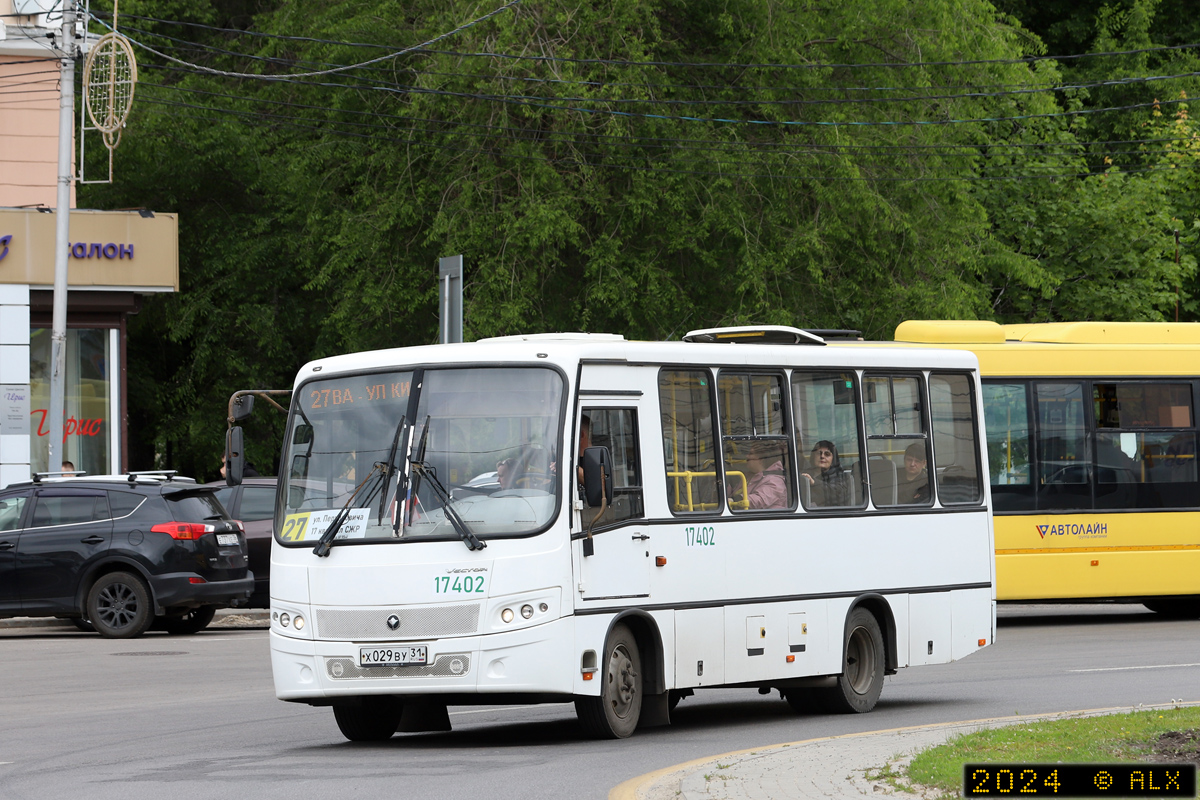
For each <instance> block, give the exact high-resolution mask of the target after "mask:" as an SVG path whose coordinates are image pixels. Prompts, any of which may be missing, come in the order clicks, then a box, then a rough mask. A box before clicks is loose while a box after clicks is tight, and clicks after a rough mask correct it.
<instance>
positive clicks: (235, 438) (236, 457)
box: [225, 425, 246, 486]
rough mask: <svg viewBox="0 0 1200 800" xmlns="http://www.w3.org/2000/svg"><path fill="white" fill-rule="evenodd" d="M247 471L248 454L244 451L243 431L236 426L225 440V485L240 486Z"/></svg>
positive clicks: (230, 430)
mask: <svg viewBox="0 0 1200 800" xmlns="http://www.w3.org/2000/svg"><path fill="white" fill-rule="evenodd" d="M245 470H246V454H245V452H244V451H243V450H242V429H241V428H240V427H238V426H236V425H235V426H234V427H232V428H230V429H229V435H228V436H227V437H226V439H225V483H226V484H228V485H229V486H238V485H240V484H241V482H242V473H243V472H245Z"/></svg>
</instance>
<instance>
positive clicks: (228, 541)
mask: <svg viewBox="0 0 1200 800" xmlns="http://www.w3.org/2000/svg"><path fill="white" fill-rule="evenodd" d="M237 543H238V540H237V534H236V533H218V534H217V544H219V545H223V546H224V545H234V544H237Z"/></svg>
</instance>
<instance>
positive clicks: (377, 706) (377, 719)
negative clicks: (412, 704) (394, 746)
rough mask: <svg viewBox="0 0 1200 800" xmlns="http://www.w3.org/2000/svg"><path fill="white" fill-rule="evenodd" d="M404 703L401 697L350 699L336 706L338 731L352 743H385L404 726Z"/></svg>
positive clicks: (340, 701)
mask: <svg viewBox="0 0 1200 800" xmlns="http://www.w3.org/2000/svg"><path fill="white" fill-rule="evenodd" d="M403 711H404V704H403V703H402V702H401V701H400V699H399V698H397V697H387V696H384V697H348V698H346V699H345V700H336V701H334V704H333V718H334V719H335V720H336V721H337V726H338V730H340V731H341V732H342V735H343V736H345V737H346V738H347V739H349V740H350V741H352V742H382V741H385V740H387V739H390V738H392V734H393V733H395V732H396V728H398V727H400V715H401V713H402V712H403Z"/></svg>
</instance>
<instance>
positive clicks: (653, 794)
mask: <svg viewBox="0 0 1200 800" xmlns="http://www.w3.org/2000/svg"><path fill="white" fill-rule="evenodd" d="M1197 705H1200V701H1197V700H1189V701H1183V700H1180V701H1175V702H1170V703H1158V704H1152V705H1139V706H1118V707H1111V708H1093V709H1081V710H1077V711H1057V712H1050V713H1046V714H1023V715H1015V716H1011V717H987V718H983V719H975V720H963V721H960V722H940V723H935V724H931V725H912V726H907V727H901V728H888V729H884V730H878V731H863V732H859V733H845V734H839V735H837V736H821V737H817V738H814V739H801V740H799V741H795V742H783V743H780V744H774V745H764V746H760V747H755V748H750V749H746V750H734V751H731V752H728V753H721V754H719V755H712V756H706V757H703V758H698V759H693V760H691V761H685V762H683V763H681V764H675V765H673V766H669V767H664V768H662V769H659V770H655V771H654V772H648V773H646V774H644V775H640V776H638V777H636V778H630V779H629V780H627V781H624V782H623V783H620V784H618V785H616V786H614V787H613V788H612V789H611V790H610V791H609V793H608V800H649V799H650V798H660V797H673V798H675V797H677V798H684V799H685V800H690V799H691V798H700V797H704V796H711V795H709V794H708V792H707V791H705V789H704V786H703V784H704V781H698V780H697V776H702V775H704V773H705V771H706V770H708V771H713V770H716V769H719V770H721V771H722V772H723V773H725V774H727V775H729V776H732V775H733V774H734V773H735V772H736V770H737V768H738V767H742V766H751V765H754V766H760V765H761V764H762V763H763V762H765V761H768V760H769V761H778V762H785V763H780V764H779V766H777V767H772V768H771V769H772V771H773V772H776V773H786V772H787V771H788V770H789V769H792V768H794V769H795V770H797V771H803V772H804V773H805V775H806V776H809V777H811V776H812V775H813V773H814V772H819V767H816V765H815V764H814V763H813V759H812V758H811V757H807V756H808V753H806V750H808V751H809V752H811V749H812V748H815V747H819V746H827V747H829V746H832V747H837V748H839V749H842V748H845V749H849V748H855V749H858V748H857V747H855V745H856V742H861V741H862V740H864V739H867V738H868V737H878V738H880V739H887V740H888V745H887V747H886V748H885V749H886V750H887V752H888V753H889V754H893V750H895V749H896V747H897V745H898V744H899V743H900V741H901V740H902V739H904V738H920V737H919V736H918V737H914V735H915V734H936V733H941V734H944V735H943V736H942V737H939V738H941V739H942V740H943V741H944V740H945V739H948V738H949V737H950V736H951V735H953V734H955V733H968V732H972V731H976V730H982V729H985V728H1000V727H1004V726H1007V725H1019V724H1024V723H1029V722H1042V721H1048V720H1056V719H1069V718H1073V717H1097V716H1104V715H1107V714H1126V713H1130V712H1134V711H1150V710H1155V709H1171V708H1184V707H1190V706H1197ZM843 743H844V744H843ZM941 743H942V742H940V741H937V742H934V743H932V744H925V745H924V746H921V747H918V748H916V749H915V750H914V753H915V752H920V751H923V750H926V749H929V748H930V747H934V746H937V745H938V744H941ZM900 749H903V748H900ZM884 760H886V757H885V759H884ZM882 766H883V763H882V761H881V762H880V763H879V764H865V765H862V766H856V767H854V768H851V770H850V771H851V772H854V773H858V774H857V775H854V776H851V775H847V774H846V771H847V767H846V765H845V764H844V763H841V764H838V765H836V766H834V767H833V768H832V769H833V771H836V772H837V775H836V776H833V775H830V776H829V777H830V778H831V779H836V780H830V781H828V782H825V783H823V784H822V786H823V788H822V789H821V790H818V792H817V793H816V794H814V795H812V796H813V797H820V798H822V800H836V798H838V797H839V796H845V797H847V798H861V797H862V796H863V795H865V794H867V793H868V792H869V791H871V790H870V789H867V790H865V791H864V790H863V788H861V785H860V786H859V787H855V786H853V785H852V784H851V783H850V781H851V780H853V781H854V782H855V783H858V782H859V781H860V780H861V783H862V784H869V783H870V781H868V780H866V778H865V776H864V775H862V773H863V772H864V771H865V770H869V769H874V768H876V767H882ZM780 777H783V776H780ZM811 782H812V783H813V784H816V783H818V781H811ZM842 782H845V787H846V791H845V792H844V793H831V792H830V789H829V786H830V784H833V783H842ZM726 786H729V784H726ZM874 791H875V792H878V791H880V790H879V789H878V788H874ZM738 795H743V796H745V797H751V796H752V795H753V796H759V795H758V794H757V793H754V792H738V791H737V790H736V789H734V790H733V791H725V792H722V793H721V796H724V797H736V796H738ZM789 796H790V795H789ZM797 796H804V797H808V796H810V795H807V794H805V795H797Z"/></svg>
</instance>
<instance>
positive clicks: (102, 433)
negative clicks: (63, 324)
mask: <svg viewBox="0 0 1200 800" xmlns="http://www.w3.org/2000/svg"><path fill="white" fill-rule="evenodd" d="M112 333H113V332H112V331H110V330H107V329H104V328H69V329H68V330H67V354H66V379H65V382H64V387H63V394H64V399H65V400H66V409H65V411H64V413H63V433H64V434H65V444H66V446H65V447H64V449H63V460H64V461H70V462H71V463H72V464H74V465H75V469H77V470H83V471H84V472H87V473H88V474H89V475H104V474H108V473H110V472H112V471H113V468H112V466H111V462H112V439H113V437H112V425H113V424H114V422H115V418H116V415H115V414H114V413H113V399H114V393H113V391H112V376H113V367H114V366H115V365H114V363H113V349H112V339H113V337H112ZM50 353H51V349H50V330H49V329H48V328H34V329H33V330H31V331H30V334H29V366H30V374H29V390H30V403H29V407H30V412H29V413H30V423H29V437H30V456H31V459H32V465H31V466H32V469H33V471H34V472H46V471H47V470H48V469H49V462H50V455H49V444H50V439H49V428H50V417H49V413H48V409H49V408H50Z"/></svg>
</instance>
